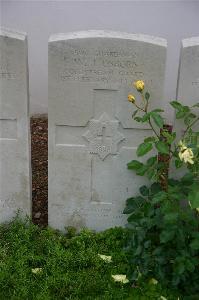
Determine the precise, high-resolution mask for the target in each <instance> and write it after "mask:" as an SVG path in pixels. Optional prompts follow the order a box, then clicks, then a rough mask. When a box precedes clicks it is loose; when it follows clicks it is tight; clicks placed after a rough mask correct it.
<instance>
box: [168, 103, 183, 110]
mask: <svg viewBox="0 0 199 300" xmlns="http://www.w3.org/2000/svg"><path fill="white" fill-rule="evenodd" d="M170 104H171V106H173V108H175V109H177V110H181V109H182V104H180V102H178V101H171V102H170Z"/></svg>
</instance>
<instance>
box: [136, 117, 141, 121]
mask: <svg viewBox="0 0 199 300" xmlns="http://www.w3.org/2000/svg"><path fill="white" fill-rule="evenodd" d="M134 120H135V121H137V122H142V118H141V117H135V118H134Z"/></svg>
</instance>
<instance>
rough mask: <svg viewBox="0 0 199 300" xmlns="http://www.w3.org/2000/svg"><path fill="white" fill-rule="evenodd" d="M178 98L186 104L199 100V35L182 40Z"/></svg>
mask: <svg viewBox="0 0 199 300" xmlns="http://www.w3.org/2000/svg"><path fill="white" fill-rule="evenodd" d="M177 99H178V100H179V101H180V102H181V103H183V104H184V105H192V104H194V103H196V102H199V37H193V38H189V39H184V40H183V41H182V48H181V57H180V66H179V74H178V89H177Z"/></svg>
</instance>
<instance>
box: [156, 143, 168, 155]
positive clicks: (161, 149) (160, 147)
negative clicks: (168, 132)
mask: <svg viewBox="0 0 199 300" xmlns="http://www.w3.org/2000/svg"><path fill="white" fill-rule="evenodd" d="M155 146H156V149H157V150H158V152H160V153H163V154H169V147H168V145H167V144H165V143H164V142H162V141H159V142H157V143H155Z"/></svg>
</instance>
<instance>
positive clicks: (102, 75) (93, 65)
mask: <svg viewBox="0 0 199 300" xmlns="http://www.w3.org/2000/svg"><path fill="white" fill-rule="evenodd" d="M62 55H63V56H62V60H63V64H64V66H65V68H64V69H62V71H60V73H59V74H58V77H59V79H60V80H61V81H80V82H104V83H109V82H116V83H120V84H131V77H132V76H134V77H136V78H139V79H142V78H144V73H143V71H141V70H140V67H143V66H141V65H140V64H139V66H138V64H137V62H136V58H137V53H132V52H128V51H122V50H121V51H114V50H106V49H105V50H95V49H91V50H90V51H88V49H79V48H75V49H74V46H73V48H72V49H70V47H69V49H68V51H66V50H65V51H64V53H63V54H62ZM124 76H126V77H124Z"/></svg>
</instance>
